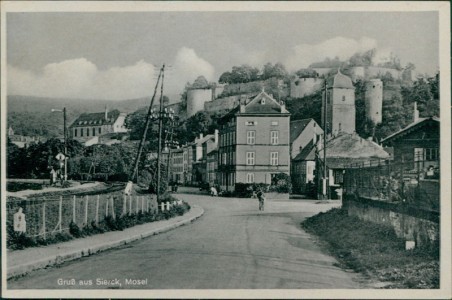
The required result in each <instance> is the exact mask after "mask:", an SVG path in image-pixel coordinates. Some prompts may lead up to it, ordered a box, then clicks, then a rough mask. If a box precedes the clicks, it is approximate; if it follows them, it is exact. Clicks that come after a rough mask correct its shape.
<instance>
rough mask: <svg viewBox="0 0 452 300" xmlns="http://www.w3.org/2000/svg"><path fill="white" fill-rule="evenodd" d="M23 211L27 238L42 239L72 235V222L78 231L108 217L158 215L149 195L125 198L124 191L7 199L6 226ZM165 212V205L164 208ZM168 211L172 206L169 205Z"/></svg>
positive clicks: (155, 202) (152, 199) (126, 196)
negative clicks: (59, 233)
mask: <svg viewBox="0 0 452 300" xmlns="http://www.w3.org/2000/svg"><path fill="white" fill-rule="evenodd" d="M19 208H22V211H23V213H24V214H25V221H26V235H27V236H34V237H36V236H41V237H43V238H46V236H47V235H48V234H53V233H57V232H69V226H70V224H71V222H73V223H75V224H76V225H77V226H78V227H79V228H83V227H85V226H87V225H90V224H98V223H99V222H102V221H103V220H104V219H105V218H106V217H108V216H111V217H112V218H113V219H115V218H117V217H120V216H126V215H133V214H138V213H140V212H141V213H145V212H152V213H157V212H158V210H159V207H158V205H157V200H156V199H155V197H152V196H150V195H133V196H128V195H124V194H123V193H122V192H116V193H111V194H101V195H85V196H75V195H74V196H58V197H52V198H50V197H47V198H46V197H44V198H40V199H26V200H18V199H17V198H16V199H8V200H7V226H10V225H13V217H14V214H15V213H16V212H18V211H19ZM162 208H163V210H165V208H166V207H165V206H162ZM168 208H169V206H168Z"/></svg>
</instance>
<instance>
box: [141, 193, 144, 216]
mask: <svg viewBox="0 0 452 300" xmlns="http://www.w3.org/2000/svg"><path fill="white" fill-rule="evenodd" d="M140 198H141V213H144V196H141V197H140Z"/></svg>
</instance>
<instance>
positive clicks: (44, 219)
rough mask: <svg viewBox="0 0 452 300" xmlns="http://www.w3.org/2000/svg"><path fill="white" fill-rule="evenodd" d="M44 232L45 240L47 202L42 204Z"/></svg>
mask: <svg viewBox="0 0 452 300" xmlns="http://www.w3.org/2000/svg"><path fill="white" fill-rule="evenodd" d="M42 231H43V235H44V239H46V202H45V200H44V202H43V204H42Z"/></svg>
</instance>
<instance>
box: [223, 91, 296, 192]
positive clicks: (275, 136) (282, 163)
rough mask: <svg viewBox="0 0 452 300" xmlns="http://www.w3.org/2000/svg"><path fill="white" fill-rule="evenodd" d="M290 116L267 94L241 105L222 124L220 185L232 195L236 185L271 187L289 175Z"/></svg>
mask: <svg viewBox="0 0 452 300" xmlns="http://www.w3.org/2000/svg"><path fill="white" fill-rule="evenodd" d="M289 123H290V113H289V112H288V111H287V109H286V108H285V105H284V104H282V103H279V102H278V101H276V100H275V99H273V98H272V97H271V96H270V95H268V94H267V93H265V92H261V93H260V94H258V95H257V96H256V97H254V98H253V99H251V100H250V101H249V102H241V103H240V104H239V105H238V106H237V107H236V108H234V109H233V110H231V111H230V112H229V113H228V114H226V115H225V116H223V117H222V118H221V119H220V120H219V125H220V132H219V149H218V173H217V174H218V181H219V184H220V186H221V189H223V190H228V191H233V190H234V189H235V184H236V183H267V184H271V183H272V179H273V177H274V176H275V175H276V174H278V173H286V174H289V171H290V153H289V146H290V136H289V128H290V125H289Z"/></svg>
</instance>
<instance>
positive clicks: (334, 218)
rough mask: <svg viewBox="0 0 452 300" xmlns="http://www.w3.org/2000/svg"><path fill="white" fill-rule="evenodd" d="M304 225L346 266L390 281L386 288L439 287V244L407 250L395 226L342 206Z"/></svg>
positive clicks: (371, 277) (372, 276)
mask: <svg viewBox="0 0 452 300" xmlns="http://www.w3.org/2000/svg"><path fill="white" fill-rule="evenodd" d="M301 225H302V227H303V228H304V229H305V230H306V231H307V232H309V233H312V234H314V235H317V236H318V237H319V238H320V239H321V240H322V241H325V242H326V245H327V248H328V250H329V252H330V253H331V254H332V255H334V256H335V257H336V258H337V259H338V260H339V262H340V263H341V264H342V265H343V266H344V267H346V268H350V269H353V270H355V271H356V272H359V273H362V274H364V275H365V276H366V277H368V278H369V279H376V280H378V281H381V282H388V285H386V286H385V288H411V289H433V288H439V277H440V275H439V274H440V273H439V245H434V246H431V247H425V248H416V249H414V250H408V251H407V250H405V241H404V240H403V239H400V238H398V237H397V236H396V234H395V232H394V230H393V228H391V227H389V226H384V225H380V224H375V223H370V222H366V221H362V220H360V219H358V218H357V217H353V216H348V214H347V211H345V210H342V209H339V208H334V209H331V210H329V211H328V212H325V213H320V214H317V215H315V216H313V217H311V218H308V219H306V220H305V221H304V222H303V223H302V224H301Z"/></svg>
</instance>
